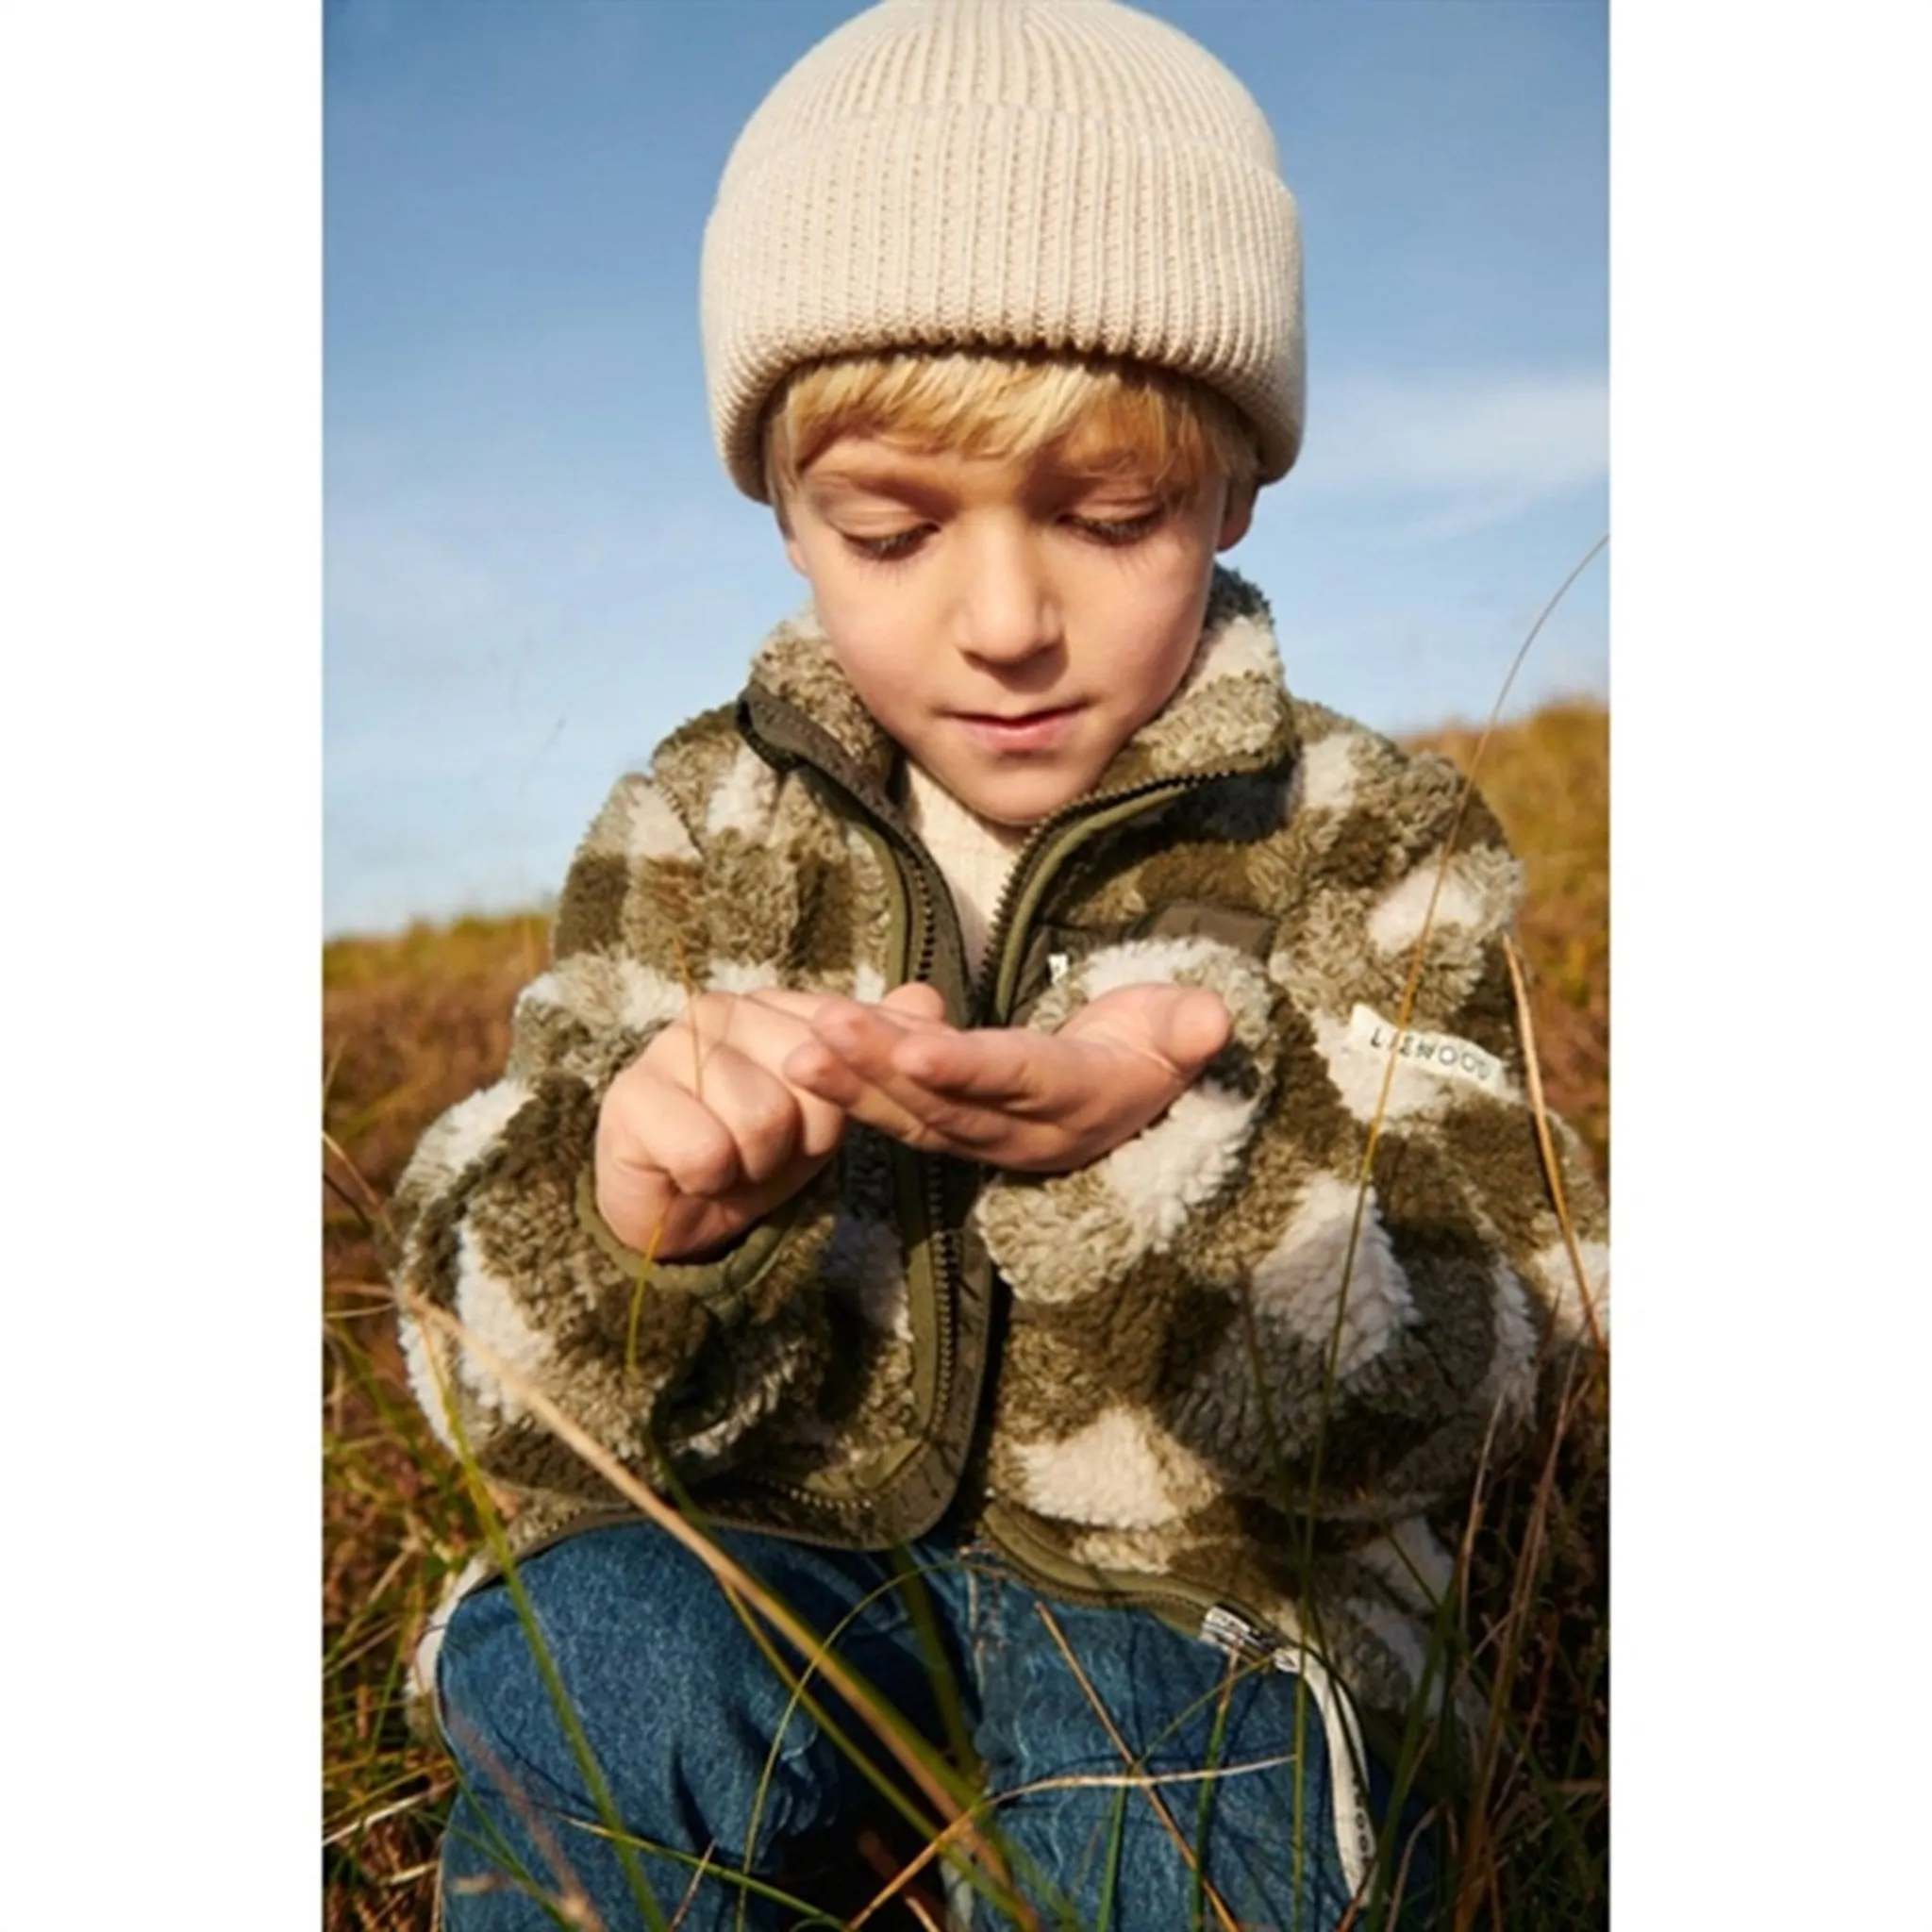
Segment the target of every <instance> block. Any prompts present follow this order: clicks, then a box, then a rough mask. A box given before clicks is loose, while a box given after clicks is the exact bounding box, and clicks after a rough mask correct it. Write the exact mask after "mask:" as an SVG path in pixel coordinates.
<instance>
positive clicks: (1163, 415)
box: [761, 349, 1260, 520]
mask: <svg viewBox="0 0 1932 1932" xmlns="http://www.w3.org/2000/svg"><path fill="white" fill-rule="evenodd" d="M761 434H762V441H763V460H764V477H765V489H766V491H767V493H768V495H769V496H770V498H771V500H772V502H773V503H774V504H775V505H776V506H777V507H778V512H779V516H780V519H781V520H782V519H783V516H784V506H785V497H786V494H787V492H788V491H791V490H792V489H794V488H796V486H797V484H798V480H799V478H800V477H801V476H802V475H804V474H805V472H806V471H807V470H808V469H809V468H810V467H811V465H812V464H813V463H814V462H815V461H816V460H817V459H818V458H820V457H822V456H823V455H824V453H825V451H826V450H827V449H828V448H830V447H831V445H832V444H833V443H834V442H836V441H838V439H839V438H840V437H841V436H853V435H857V436H878V437H883V438H885V439H887V440H889V441H893V442H897V443H901V444H904V445H906V446H908V447H909V448H913V449H917V450H922V451H925V450H932V451H938V450H947V451H951V452H953V453H955V454H957V455H959V456H964V457H983V458H992V459H994V460H998V461H1007V462H1029V461H1032V460H1034V459H1035V458H1039V457H1041V456H1046V455H1051V456H1052V457H1053V458H1056V459H1057V460H1058V461H1059V462H1061V463H1063V464H1065V465H1066V466H1067V468H1068V469H1070V470H1071V471H1072V472H1073V473H1074V475H1086V476H1096V477H1097V476H1110V475H1123V474H1129V473H1131V474H1133V475H1139V476H1145V477H1146V478H1147V479H1148V480H1149V481H1151V482H1152V483H1153V484H1154V485H1155V486H1156V487H1157V488H1158V489H1161V490H1164V491H1171V492H1172V493H1174V494H1175V495H1191V493H1192V492H1193V491H1197V490H1199V489H1200V488H1201V487H1202V486H1203V485H1204V484H1206V483H1207V482H1208V481H1209V480H1210V478H1213V477H1216V476H1224V477H1226V478H1227V479H1228V480H1229V481H1230V482H1231V483H1232V484H1234V485H1235V487H1236V488H1237V489H1243V490H1244V489H1247V488H1249V487H1251V486H1252V485H1253V484H1254V482H1255V480H1256V477H1257V473H1258V471H1259V467H1260V460H1259V455H1258V452H1257V447H1256V442H1255V437H1254V433H1253V431H1252V430H1251V429H1250V428H1249V427H1248V425H1247V424H1246V423H1245V422H1244V420H1243V419H1242V417H1241V414H1240V412H1239V411H1238V410H1237V409H1236V408H1234V406H1233V405H1232V404H1231V403H1229V402H1227V401H1226V400H1224V398H1223V397H1222V396H1220V395H1219V394H1217V393H1216V392H1215V391H1213V390H1211V389H1209V388H1208V386H1207V385H1206V384H1205V383H1201V382H1196V381H1194V380H1193V379H1192V378H1191V377H1190V376H1186V375H1179V374H1177V373H1176V372H1174V371H1173V370H1169V369H1159V368H1155V367H1153V366H1150V365H1148V364H1145V363H1136V362H1119V361H1109V360H1102V359H1099V358H1085V357H1074V356H1057V355H1051V354H1046V353H1042V352H1016V351H1010V350H1008V351H998V350H991V351H987V350H981V351H975V350H964V349H962V350H947V351H938V352H935V351H920V350H893V351H889V352H887V353H884V354H872V355H855V356H838V357H831V358H826V359H824V360H821V361H815V362H808V363H805V364H802V365H801V366H800V367H799V368H797V369H794V370H792V371H791V374H790V375H788V376H787V377H786V379H785V381H784V383H783V384H782V385H781V387H780V388H779V390H778V391H777V393H776V394H775V396H774V398H773V400H772V403H771V405H770V407H769V408H767V409H766V411H765V416H764V422H763V425H762V431H761Z"/></svg>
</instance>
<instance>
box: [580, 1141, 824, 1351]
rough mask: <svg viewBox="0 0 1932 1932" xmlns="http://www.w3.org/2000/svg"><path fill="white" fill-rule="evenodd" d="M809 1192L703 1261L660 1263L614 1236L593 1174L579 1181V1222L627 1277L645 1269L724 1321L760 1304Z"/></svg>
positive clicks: (585, 1174)
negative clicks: (760, 1293)
mask: <svg viewBox="0 0 1932 1932" xmlns="http://www.w3.org/2000/svg"><path fill="white" fill-rule="evenodd" d="M807 1192H808V1190H801V1191H800V1192H799V1193H797V1194H794V1195H793V1196H792V1198H791V1200H790V1201H788V1202H786V1203H785V1204H784V1206H783V1207H781V1208H774V1210H773V1212H772V1213H771V1214H770V1215H768V1216H767V1217H766V1219H764V1220H763V1221H761V1222H759V1223H758V1225H757V1226H755V1227H750V1228H747V1229H746V1230H745V1232H744V1233H743V1234H742V1235H741V1236H740V1237H739V1239H738V1240H737V1241H734V1242H733V1243H732V1245H731V1246H730V1247H728V1248H726V1249H725V1250H724V1253H722V1254H719V1255H713V1256H712V1257H709V1258H708V1260H703V1261H657V1260H652V1259H650V1258H649V1257H647V1256H646V1255H645V1254H644V1253H643V1252H642V1250H641V1249H639V1248H633V1247H630V1246H628V1245H627V1244H626V1243H625V1242H624V1241H619V1240H618V1238H617V1237H616V1235H614V1234H613V1233H612V1232H611V1231H610V1224H609V1223H608V1222H607V1221H606V1220H605V1219H604V1217H603V1215H602V1214H600V1213H599V1212H598V1211H597V1182H596V1176H595V1174H593V1173H592V1172H591V1169H589V1168H586V1169H585V1170H584V1171H583V1173H582V1174H579V1175H578V1177H577V1219H578V1221H579V1222H581V1223H582V1224H583V1227H584V1231H585V1232H586V1233H587V1234H588V1235H589V1236H590V1237H591V1240H592V1241H595V1242H596V1244H597V1246H598V1247H599V1248H600V1249H602V1250H603V1252H604V1253H605V1254H606V1255H608V1257H610V1259H611V1260H612V1261H614V1262H615V1263H616V1264H617V1266H618V1267H620V1268H622V1269H623V1270H624V1272H625V1274H626V1275H628V1276H630V1277H631V1278H632V1279H633V1280H635V1279H636V1278H637V1277H638V1276H639V1275H640V1274H642V1273H643V1272H644V1271H645V1270H646V1269H648V1270H649V1272H650V1277H651V1280H652V1281H653V1282H654V1283H655V1284H656V1285H657V1286H658V1287H659V1288H665V1289H669V1290H671V1291H674V1292H675V1293H678V1294H686V1295H690V1296H691V1298H692V1300H694V1301H698V1302H701V1303H703V1304H704V1306H705V1307H707V1308H708V1309H709V1310H710V1311H711V1312H712V1313H713V1314H714V1315H717V1316H719V1317H720V1318H721V1319H724V1320H731V1319H735V1318H737V1317H739V1316H741V1315H742V1314H743V1313H744V1312H745V1310H746V1309H747V1308H748V1307H750V1306H751V1305H752V1304H754V1303H755V1302H756V1301H757V1300H758V1289H759V1287H760V1285H761V1284H762V1283H763V1282H764V1280H765V1278H766V1276H767V1275H769V1274H771V1273H772V1271H773V1270H774V1268H775V1267H776V1266H777V1264H778V1260H779V1257H780V1256H781V1255H782V1254H783V1252H784V1249H785V1244H786V1241H787V1240H788V1239H789V1237H790V1236H791V1233H792V1231H793V1230H794V1229H795V1228H796V1226H797V1225H798V1223H799V1220H800V1218H801V1215H802V1211H803V1209H802V1204H803V1202H804V1200H805V1196H806V1193H807Z"/></svg>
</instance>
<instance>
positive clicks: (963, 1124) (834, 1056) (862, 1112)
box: [784, 1009, 1011, 1158]
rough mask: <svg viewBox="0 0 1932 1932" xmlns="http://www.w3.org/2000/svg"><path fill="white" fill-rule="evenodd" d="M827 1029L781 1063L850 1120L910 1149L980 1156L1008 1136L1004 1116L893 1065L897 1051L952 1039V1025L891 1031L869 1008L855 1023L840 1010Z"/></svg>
mask: <svg viewBox="0 0 1932 1932" xmlns="http://www.w3.org/2000/svg"><path fill="white" fill-rule="evenodd" d="M826 1030H827V1031H828V1032H829V1033H830V1034H831V1035H832V1038H831V1039H830V1040H829V1041H828V1040H825V1039H823V1038H821V1039H815V1040H814V1041H812V1042H811V1043H810V1044H808V1045H806V1046H802V1047H800V1048H799V1049H798V1050H797V1052H796V1053H794V1054H793V1055H791V1058H788V1059H787V1060H786V1062H785V1066H784V1073H785V1075H786V1077H787V1078H788V1079H789V1080H791V1081H792V1082H794V1083H795V1084H798V1085H802V1086H806V1087H808V1088H809V1089H811V1090H812V1091H814V1092H816V1093H819V1094H822V1095H824V1096H826V1097H827V1098H829V1099H832V1100H835V1101H836V1102H837V1103H838V1105H839V1106H840V1107H841V1108H842V1109H844V1111H845V1112H847V1113H848V1114H849V1115H850V1116H851V1117H852V1118H853V1119H854V1120H858V1121H862V1122H863V1123H864V1124H866V1125H867V1126H870V1127H875V1128H877V1129H878V1130H879V1131H880V1132H881V1133H885V1134H890V1135H891V1136H892V1138H893V1139H894V1140H897V1141H905V1142H907V1144H908V1145H909V1146H914V1147H923V1148H925V1149H928V1150H930V1151H936V1152H943V1153H952V1154H959V1155H962V1156H966V1157H969V1158H974V1157H977V1156H978V1155H979V1154H980V1153H982V1152H983V1151H984V1150H985V1149H986V1148H988V1147H990V1146H992V1145H994V1144H996V1143H997V1142H998V1141H1000V1140H1002V1139H1003V1138H1005V1137H1006V1136H1008V1134H1009V1133H1010V1130H1011V1122H1010V1121H1009V1120H1008V1118H1007V1117H1006V1116H1004V1115H1003V1114H1001V1113H999V1112H997V1111H995V1110H992V1109H989V1108H983V1107H978V1106H975V1105H974V1104H972V1103H970V1102H962V1101H960V1100H958V1099H956V1098H955V1097H953V1096H952V1095H949V1094H946V1093H943V1092H941V1091H936V1090H935V1089H934V1088H932V1087H930V1086H928V1085H926V1084H925V1083H924V1081H922V1080H920V1079H917V1078H915V1077H913V1076H911V1075H909V1074H907V1073H905V1072H904V1071H903V1070H901V1069H900V1068H899V1067H898V1066H897V1065H896V1064H895V1055H896V1054H900V1053H904V1052H906V1051H907V1050H908V1047H909V1046H915V1045H916V1046H921V1047H924V1046H925V1045H928V1044H930V1043H931V1041H932V1040H938V1041H941V1042H947V1043H950V1042H951V1041H954V1040H956V1039H958V1036H956V1035H953V1034H952V1033H951V1032H950V1029H945V1030H938V1031H935V1032H934V1033H933V1034H932V1035H931V1036H930V1039H929V1038H928V1036H926V1035H925V1034H924V1033H907V1032H895V1030H894V1029H893V1027H892V1026H891V1022H890V1021H889V1020H887V1019H886V1018H885V1017H884V1016H883V1015H877V1014H876V1009H873V1010H872V1013H871V1015H869V1016H868V1015H861V1016H860V1017H859V1018H858V1020H857V1021H853V1020H851V1018H850V1016H846V1015H841V1016H839V1020H838V1022H837V1023H835V1024H832V1025H830V1026H828V1027H827V1028H826Z"/></svg>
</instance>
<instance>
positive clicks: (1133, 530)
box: [845, 505, 1167, 563]
mask: <svg viewBox="0 0 1932 1932" xmlns="http://www.w3.org/2000/svg"><path fill="white" fill-rule="evenodd" d="M1166 521H1167V507H1166V506H1165V505H1157V506H1156V507H1155V508H1153V509H1148V510H1142V511H1141V514H1140V515H1139V516H1133V517H1072V516H1070V517H1069V518H1068V519H1067V522H1068V523H1069V524H1070V525H1072V526H1073V528H1074V529H1075V530H1077V531H1078V532H1079V533H1080V534H1081V535H1082V536H1083V537H1087V538H1089V539H1091V541H1094V542H1096V543H1104V544H1107V545H1108V547H1109V548H1113V549H1124V548H1125V547H1126V546H1127V545H1128V544H1130V543H1138V542H1139V541H1141V538H1143V537H1150V536H1152V535H1153V534H1154V532H1155V531H1156V530H1157V529H1158V528H1159V527H1160V525H1162V524H1163V523H1165V522H1166ZM929 527H930V526H929V525H924V524H922V525H919V526H918V527H917V528H916V529H911V530H895V531H893V532H892V534H891V536H889V537H847V538H846V539H845V542H846V544H847V546H848V547H849V548H850V549H851V550H852V551H853V552H855V553H856V554H857V555H858V556H859V557H862V558H865V560H866V561H867V562H868V563H904V562H905V561H906V560H907V559H908V558H910V557H911V556H912V554H913V553H914V552H915V551H916V550H917V549H918V548H919V546H920V545H921V544H922V543H923V542H924V541H925V539H926V536H927V533H928V530H929Z"/></svg>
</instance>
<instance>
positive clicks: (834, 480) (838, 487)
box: [804, 461, 956, 516]
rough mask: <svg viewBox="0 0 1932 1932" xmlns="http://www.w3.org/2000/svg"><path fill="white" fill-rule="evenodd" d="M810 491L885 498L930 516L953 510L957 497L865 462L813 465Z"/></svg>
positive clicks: (807, 484) (808, 479) (807, 478)
mask: <svg viewBox="0 0 1932 1932" xmlns="http://www.w3.org/2000/svg"><path fill="white" fill-rule="evenodd" d="M804 482H805V488H806V490H807V491H812V490H815V489H816V490H824V491H832V492H838V491H849V492H855V493H858V494H860V495H865V496H884V497H888V498H890V499H891V501H892V502H894V503H900V504H904V505H905V506H906V507H907V508H908V509H916V510H920V511H922V512H924V514H926V515H928V516H930V515H933V514H935V513H936V512H938V511H939V510H941V509H946V508H951V506H952V505H953V503H954V502H955V501H956V498H955V496H954V494H953V492H952V491H948V490H945V489H943V488H941V487H938V486H936V485H933V484H928V483H922V482H920V481H918V480H917V479H916V478H914V477H911V476H908V475H905V474H904V473H903V472H901V471H898V470H894V469H891V467H889V466H883V465H882V466H880V467H878V468H876V469H874V468H873V467H872V466H871V465H869V464H867V463H864V462H862V461H861V462H857V463H849V464H847V463H841V462H837V461H834V462H831V463H829V464H827V465H826V466H825V467H824V469H820V468H817V467H816V466H814V467H813V468H812V469H811V470H809V471H808V472H807V474H806V476H805V479H804Z"/></svg>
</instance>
